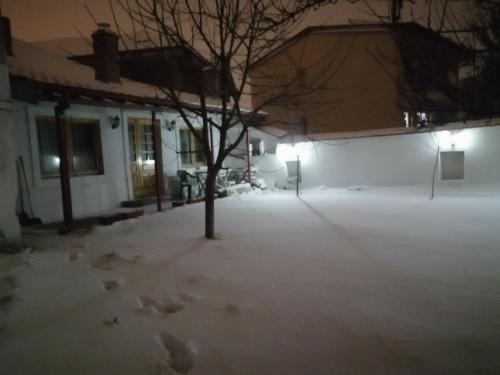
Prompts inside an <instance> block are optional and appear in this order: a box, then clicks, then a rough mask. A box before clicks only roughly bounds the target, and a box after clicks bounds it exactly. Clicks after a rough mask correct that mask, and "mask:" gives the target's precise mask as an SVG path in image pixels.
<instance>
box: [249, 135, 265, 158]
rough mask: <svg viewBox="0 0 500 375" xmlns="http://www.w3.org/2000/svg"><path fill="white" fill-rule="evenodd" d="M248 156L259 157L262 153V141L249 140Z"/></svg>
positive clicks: (256, 139) (257, 139)
mask: <svg viewBox="0 0 500 375" xmlns="http://www.w3.org/2000/svg"><path fill="white" fill-rule="evenodd" d="M250 150H251V151H250V154H251V155H252V156H260V155H261V154H263V153H264V142H262V139H259V138H254V139H251V140H250Z"/></svg>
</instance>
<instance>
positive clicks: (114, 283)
mask: <svg viewBox="0 0 500 375" xmlns="http://www.w3.org/2000/svg"><path fill="white" fill-rule="evenodd" d="M124 283H125V282H124V281H123V280H103V281H102V286H103V287H104V290H114V289H118V288H119V287H121V286H122V285H123V284H124Z"/></svg>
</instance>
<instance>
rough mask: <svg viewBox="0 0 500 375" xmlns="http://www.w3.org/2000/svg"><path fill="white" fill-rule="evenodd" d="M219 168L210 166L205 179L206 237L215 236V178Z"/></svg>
mask: <svg viewBox="0 0 500 375" xmlns="http://www.w3.org/2000/svg"><path fill="white" fill-rule="evenodd" d="M216 177H217V170H216V169H215V168H214V169H212V168H209V169H208V171H207V179H206V181H205V237H206V238H214V237H215V234H214V220H215V215H214V214H215V212H214V211H215V192H216V189H215V179H216Z"/></svg>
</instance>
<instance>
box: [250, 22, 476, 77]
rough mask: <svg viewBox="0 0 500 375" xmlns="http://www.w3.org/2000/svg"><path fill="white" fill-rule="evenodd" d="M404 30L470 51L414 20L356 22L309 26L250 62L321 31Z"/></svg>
mask: <svg viewBox="0 0 500 375" xmlns="http://www.w3.org/2000/svg"><path fill="white" fill-rule="evenodd" d="M389 31H394V32H401V33H403V32H405V33H414V34H415V35H417V34H420V35H425V36H426V37H432V38H434V39H435V41H436V42H437V43H440V44H442V45H445V46H447V47H448V48H451V49H452V50H455V51H456V52H457V53H459V54H470V53H471V51H470V50H468V49H466V48H465V47H463V46H460V45H458V44H457V43H455V42H453V41H452V40H451V39H448V38H446V37H444V36H442V35H441V34H439V33H438V32H435V31H432V30H429V29H428V28H426V27H424V26H422V25H420V24H418V23H416V22H401V23H358V24H344V25H324V26H310V27H307V28H305V29H303V30H302V31H300V32H298V33H297V34H295V35H293V36H292V37H290V38H289V39H287V40H285V41H284V42H283V43H282V44H281V45H280V46H278V47H277V48H275V49H273V50H272V51H270V52H268V53H267V54H265V55H264V56H261V57H260V58H258V59H257V60H256V61H254V62H253V63H252V68H253V67H256V66H257V65H260V64H262V63H264V62H265V61H267V60H269V59H270V58H271V57H273V56H275V55H276V54H277V53H279V52H280V51H282V50H284V49H285V48H288V47H289V46H291V45H293V44H295V43H297V42H298V41H299V40H301V39H303V38H306V37H308V36H310V35H312V34H321V33H344V32H389Z"/></svg>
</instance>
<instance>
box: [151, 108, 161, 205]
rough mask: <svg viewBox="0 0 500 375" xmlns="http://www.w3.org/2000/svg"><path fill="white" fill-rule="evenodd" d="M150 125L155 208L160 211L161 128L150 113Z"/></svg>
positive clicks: (152, 113) (153, 114)
mask: <svg viewBox="0 0 500 375" xmlns="http://www.w3.org/2000/svg"><path fill="white" fill-rule="evenodd" d="M151 123H152V129H153V149H154V152H155V190H156V208H157V210H158V212H160V211H161V199H162V193H163V155H162V146H161V127H160V125H159V124H156V112H155V111H153V112H151Z"/></svg>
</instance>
